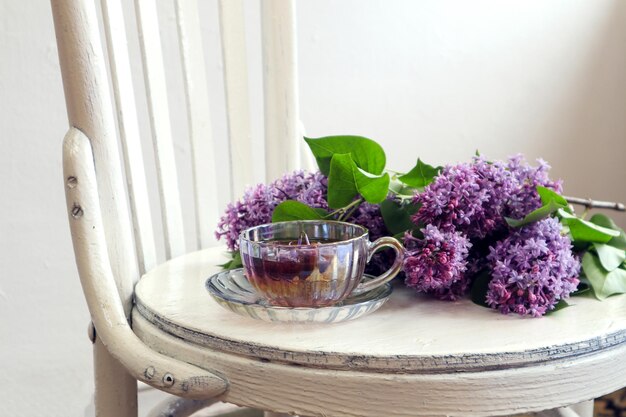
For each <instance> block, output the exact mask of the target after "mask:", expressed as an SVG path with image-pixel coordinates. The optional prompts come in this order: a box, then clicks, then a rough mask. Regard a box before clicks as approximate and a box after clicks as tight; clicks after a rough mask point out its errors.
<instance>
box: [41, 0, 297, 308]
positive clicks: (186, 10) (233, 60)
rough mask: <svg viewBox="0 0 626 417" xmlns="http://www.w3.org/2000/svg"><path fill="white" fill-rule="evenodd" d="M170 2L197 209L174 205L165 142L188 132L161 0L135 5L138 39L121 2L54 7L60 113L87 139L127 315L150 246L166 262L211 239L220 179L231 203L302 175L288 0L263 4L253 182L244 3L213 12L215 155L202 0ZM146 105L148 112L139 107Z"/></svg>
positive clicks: (72, 0) (171, 157)
mask: <svg viewBox="0 0 626 417" xmlns="http://www.w3.org/2000/svg"><path fill="white" fill-rule="evenodd" d="M172 2H173V4H174V7H175V19H176V27H177V42H178V49H179V51H180V61H181V68H182V85H183V86H184V95H185V104H186V115H187V125H188V126H187V129H186V131H188V132H189V140H190V143H191V154H192V156H191V158H190V159H191V160H190V163H191V167H192V168H191V171H192V178H193V192H192V193H191V194H193V196H192V197H191V198H192V199H193V206H194V207H195V210H183V209H182V208H181V207H189V206H190V204H188V203H187V204H182V201H181V192H180V191H179V180H178V176H177V172H178V170H177V167H176V158H175V142H173V140H172V137H173V135H180V132H181V131H183V132H184V131H185V129H180V128H179V127H178V126H173V123H172V122H171V112H170V110H171V108H170V107H169V105H168V103H169V101H168V80H167V79H166V78H167V77H166V73H167V71H166V69H167V67H166V65H165V62H164V55H163V52H162V39H161V33H160V25H159V17H158V15H157V1H156V0H135V2H134V15H135V18H136V23H135V24H134V26H135V27H134V29H136V33H135V30H133V33H132V36H127V33H129V34H131V32H127V27H129V26H132V25H129V21H130V20H131V19H129V16H126V18H125V16H124V14H125V13H128V12H131V14H132V12H133V10H129V4H128V3H127V2H124V1H123V0H96V1H95V2H94V1H93V0H52V9H53V15H54V19H55V28H56V35H57V44H58V48H59V57H60V63H61V69H62V74H63V83H64V88H65V96H66V103H67V110H68V117H69V121H70V125H71V127H73V128H76V129H78V130H80V131H81V132H83V133H84V134H85V135H86V136H87V137H88V138H89V140H90V142H91V146H92V149H93V154H94V163H95V169H96V174H97V184H98V192H99V201H100V206H101V210H102V213H103V217H104V218H103V224H104V229H105V235H106V241H107V247H108V253H109V257H110V261H111V266H112V269H113V273H114V275H115V277H116V280H117V285H118V290H119V292H120V295H121V297H122V300H123V302H124V304H125V307H126V308H127V309H128V308H129V307H130V301H131V297H132V288H133V285H134V281H135V280H136V279H137V278H138V277H139V275H140V274H141V273H143V272H145V271H147V270H149V269H151V268H152V267H154V266H155V265H156V264H157V263H159V262H160V261H161V260H162V259H159V256H158V251H157V249H156V248H157V245H156V244H155V242H156V241H159V242H161V241H162V242H163V244H164V252H165V255H164V258H165V259H169V258H171V257H174V256H178V255H181V254H183V253H185V252H187V251H190V250H195V249H200V248H204V247H207V246H210V245H212V244H214V243H215V241H214V237H213V233H212V230H213V229H214V227H215V224H216V221H217V218H218V213H219V207H218V205H217V199H216V198H215V195H216V193H217V190H218V185H217V183H218V178H219V183H220V184H224V183H226V184H228V185H229V186H230V189H231V194H230V196H231V198H233V197H236V196H238V195H240V194H241V192H242V191H243V189H244V187H245V186H246V185H248V184H252V183H256V182H262V181H265V180H266V179H272V178H276V177H277V176H278V175H280V174H281V173H282V172H284V171H286V170H291V169H296V168H301V167H303V166H302V164H303V161H304V160H305V158H304V157H303V156H302V152H301V149H300V147H301V137H302V131H301V127H300V122H299V115H298V85H297V67H296V37H295V10H294V1H293V0H263V1H262V2H261V32H262V36H261V39H262V46H263V47H262V56H263V69H262V74H263V85H264V111H265V118H264V119H265V120H264V122H265V146H264V147H265V166H266V169H265V174H266V178H254V175H253V169H252V167H253V165H254V164H253V161H255V160H256V159H257V158H258V157H253V155H252V151H251V150H252V149H253V146H252V144H251V122H250V104H249V103H250V101H249V88H248V65H247V63H246V61H247V54H246V45H245V36H244V21H245V19H244V8H243V5H244V2H243V0H218V2H217V6H216V7H215V10H214V11H213V12H214V13H216V14H218V15H219V22H220V25H219V34H220V38H221V50H222V60H223V84H224V95H225V101H226V102H225V108H226V118H227V130H228V139H229V146H228V147H227V149H228V155H218V154H217V153H216V151H215V148H216V147H215V135H214V132H213V129H212V124H211V111H210V109H209V98H210V93H212V92H210V91H209V89H208V85H207V60H206V59H205V57H204V50H205V48H204V46H205V40H206V39H205V38H206V36H203V35H206V29H205V28H204V27H203V26H202V24H201V23H202V22H201V19H200V17H199V16H200V13H199V9H198V2H197V0H172ZM95 3H100V7H98V6H97V5H96V4H95ZM131 40H136V41H137V42H138V43H139V46H140V48H139V49H140V51H141V53H140V54H139V55H140V56H133V54H131V53H129V48H128V45H129V42H130V41H131ZM139 65H140V66H141V68H142V69H143V79H144V85H143V86H137V85H134V84H133V68H136V67H137V66H139ZM168 65H170V62H169V60H168ZM259 71H261V68H259ZM141 91H145V98H144V97H140V98H138V95H137V94H138V93H139V92H141ZM144 101H145V103H146V105H145V107H146V108H147V110H144V109H143V106H142V104H143V103H144ZM142 111H143V113H147V115H148V119H149V130H150V131H151V137H152V144H153V154H154V164H153V165H154V170H155V172H156V176H157V181H156V183H157V187H158V195H159V202H160V207H157V208H156V209H154V210H153V208H154V204H151V203H150V201H151V199H150V192H149V191H150V188H149V186H150V184H151V181H148V180H147V179H146V170H145V168H146V166H148V165H151V164H149V163H144V155H146V153H145V152H146V150H145V149H143V148H142V141H141V137H142V135H141V129H140V127H141V126H140V121H141V120H140V119H141V117H140V114H141V113H142ZM118 141H119V143H121V147H120V146H119V145H118ZM120 148H121V152H120ZM120 155H121V156H120ZM224 157H227V158H229V159H230V167H231V168H230V172H227V173H224V172H217V169H216V160H217V159H218V158H224ZM120 161H122V162H120ZM146 162H148V161H146ZM122 166H123V168H122ZM306 168H308V166H307V167H306ZM149 180H151V178H149ZM126 196H128V199H127V197H126ZM189 203H190V202H189ZM194 212H195V221H194V223H195V234H196V237H197V239H196V243H195V244H193V245H191V246H192V247H188V245H187V244H186V242H187V241H188V240H189V239H186V237H185V233H184V230H185V227H184V222H185V221H188V219H189V217H190V216H189V213H194ZM158 216H160V217H161V219H162V232H163V238H162V239H160V237H157V239H155V235H156V233H155V229H153V222H152V219H153V217H158ZM131 224H132V226H131ZM157 229H158V228H157Z"/></svg>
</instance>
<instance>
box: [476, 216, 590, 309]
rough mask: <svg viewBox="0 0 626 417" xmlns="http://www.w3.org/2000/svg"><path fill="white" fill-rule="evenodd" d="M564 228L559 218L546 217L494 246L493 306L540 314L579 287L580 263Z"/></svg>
mask: <svg viewBox="0 0 626 417" xmlns="http://www.w3.org/2000/svg"><path fill="white" fill-rule="evenodd" d="M561 229H562V228H561V223H560V222H559V221H558V220H557V219H554V218H548V219H544V220H541V221H539V222H536V223H533V224H530V225H528V226H526V227H523V228H521V229H517V230H514V231H513V232H511V234H509V236H507V237H506V238H505V239H504V240H501V241H499V242H497V243H496V245H495V247H492V248H491V251H490V253H489V255H488V256H487V260H488V262H489V264H490V266H491V274H492V280H491V282H490V283H489V291H488V292H487V303H488V304H489V305H490V306H491V307H493V308H497V309H499V310H500V312H501V313H503V314H507V313H511V312H514V313H518V314H520V315H531V316H533V317H539V316H542V315H544V314H545V313H546V312H547V311H548V310H551V309H553V308H554V306H556V304H557V303H558V301H559V300H561V299H564V298H567V297H568V296H569V294H570V293H571V292H573V291H575V290H576V287H577V286H578V282H579V281H578V273H579V272H580V262H579V261H578V259H577V258H576V256H574V255H573V254H572V250H571V247H572V245H571V242H570V240H569V238H568V237H567V236H564V235H563V234H562V230H561Z"/></svg>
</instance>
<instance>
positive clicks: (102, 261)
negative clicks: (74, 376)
mask: <svg viewBox="0 0 626 417" xmlns="http://www.w3.org/2000/svg"><path fill="white" fill-rule="evenodd" d="M63 174H64V177H65V178H66V180H67V185H66V187H65V190H66V201H67V210H68V217H69V223H70V228H71V231H72V241H73V243H74V252H75V255H76V263H77V266H78V273H79V276H80V280H81V284H82V287H83V291H84V293H85V298H86V299H87V305H88V307H89V312H90V313H91V317H92V319H93V322H94V325H95V327H96V332H97V337H98V339H99V340H101V341H102V343H103V345H104V346H106V351H108V353H110V354H111V356H112V357H113V358H115V359H116V360H118V361H119V362H120V363H121V364H122V365H123V366H124V368H126V369H127V371H128V372H129V373H130V374H131V375H132V377H133V378H135V379H137V380H140V381H142V382H145V383H146V384H149V385H152V386H154V387H156V388H159V389H161V390H163V391H167V392H169V393H172V394H176V395H184V396H185V397H187V398H194V399H205V398H211V397H214V396H216V395H219V394H221V393H223V392H224V391H225V390H226V389H227V387H228V384H227V382H226V381H225V380H223V379H222V378H221V377H218V376H216V375H215V374H213V373H211V372H210V371H207V370H205V369H200V368H198V367H196V366H193V365H189V364H187V363H183V362H179V361H176V360H172V359H171V358H169V357H167V356H164V355H161V354H159V353H157V352H155V351H153V350H151V349H150V348H148V347H147V346H146V345H145V344H143V343H142V342H141V341H140V340H139V339H138V338H137V337H136V336H135V334H134V333H133V331H132V329H131V328H130V325H129V324H128V322H127V320H126V316H125V314H124V309H123V306H122V303H121V301H120V300H119V298H117V296H116V286H115V280H114V277H113V272H112V270H111V266H110V263H109V258H108V253H107V246H106V242H105V236H104V227H103V223H102V213H101V210H100V206H99V203H98V199H99V193H98V186H97V183H96V171H95V167H94V164H93V154H92V151H91V144H90V141H89V139H88V138H87V137H86V136H85V135H84V134H82V133H81V132H80V131H79V130H77V129H71V130H70V131H69V132H68V134H67V135H66V137H65V141H64V144H63ZM98 346H100V345H99V344H97V345H96V352H98V351H99V350H98ZM100 349H102V347H100ZM107 357H108V356H107ZM105 369H106V368H105ZM105 382H106V383H107V385H108V386H114V383H115V380H114V379H113V378H106V381H105ZM120 382H121V381H120ZM122 398H124V397H122ZM111 400H112V401H119V400H115V399H111ZM120 405H121V404H120ZM97 406H98V405H97ZM101 406H102V407H103V408H104V407H105V405H101ZM114 409H117V407H115V408H114ZM110 410H111V409H109V410H105V409H103V412H102V414H101V415H109V414H107V413H109V412H110ZM111 415H112V414H111ZM124 415H126V414H124Z"/></svg>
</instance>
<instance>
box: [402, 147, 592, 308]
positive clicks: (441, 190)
mask: <svg viewBox="0 0 626 417" xmlns="http://www.w3.org/2000/svg"><path fill="white" fill-rule="evenodd" d="M549 169H550V167H549V166H548V164H546V163H545V161H542V160H538V166H536V167H534V166H531V165H529V164H528V163H527V162H526V161H525V160H524V159H523V157H522V156H514V157H511V158H509V159H508V161H506V162H499V161H496V162H487V161H486V160H484V159H483V158H481V157H476V158H474V160H473V161H472V162H471V163H461V164H457V165H449V166H446V167H445V168H444V169H443V170H442V172H441V173H440V174H439V175H438V176H437V177H436V178H435V179H434V181H433V182H432V183H431V184H430V185H428V186H427V187H426V188H425V190H424V191H423V192H422V193H419V194H416V196H415V198H414V202H415V203H418V204H420V205H421V207H420V209H419V211H418V212H417V213H416V215H415V216H414V217H413V219H412V220H413V222H414V223H415V224H416V225H417V226H418V227H421V226H423V225H427V226H426V228H424V229H422V233H423V234H424V238H423V239H416V238H414V237H412V236H407V237H406V238H405V245H406V246H407V248H408V247H411V246H413V247H414V248H416V249H413V250H408V251H407V254H406V257H405V260H404V272H405V279H406V284H407V285H408V286H410V287H413V288H415V289H417V290H418V291H421V292H425V293H429V294H431V295H434V296H435V297H437V298H440V299H443V300H456V299H458V298H460V297H462V296H463V295H465V294H466V293H467V292H468V291H469V287H470V285H471V281H472V279H473V278H474V276H476V275H477V274H478V273H479V272H481V271H482V270H484V269H487V270H489V271H490V272H491V274H492V281H491V283H490V284H489V293H488V295H487V300H486V301H487V303H488V304H489V305H490V306H491V307H493V308H496V309H499V310H500V311H501V312H502V313H508V312H515V313H518V314H520V315H531V316H541V315H543V314H545V313H546V312H547V311H548V310H550V309H552V308H554V306H555V305H556V303H557V302H558V301H559V300H560V299H563V298H566V297H568V296H569V294H570V293H571V292H573V291H574V290H575V289H576V287H577V285H578V279H577V276H578V272H579V270H580V262H579V260H578V259H577V257H576V256H575V255H574V254H573V253H572V248H571V244H570V241H569V239H568V238H567V237H565V236H562V233H561V228H560V223H559V222H558V221H557V220H555V219H547V220H543V221H541V222H538V223H535V224H532V225H529V226H526V227H523V228H522V229H511V228H509V227H508V226H507V224H506V222H505V220H504V217H505V216H507V217H513V218H518V219H519V218H523V217H524V216H525V215H527V214H528V213H530V212H531V211H532V210H534V209H536V208H538V207H540V206H541V199H540V198H539V195H538V193H537V191H536V187H537V186H538V185H541V186H544V187H548V188H551V189H553V190H555V191H557V192H561V183H560V182H555V181H552V180H550V178H549V176H548V171H549ZM434 230H437V233H435V232H434ZM442 235H446V237H445V240H446V242H447V243H448V244H447V245H446V246H445V247H444V246H441V247H439V246H437V244H436V243H432V242H437V241H439V240H438V239H440V238H441V236H442ZM470 242H471V243H470ZM494 244H495V247H494V246H493V245H494ZM433 245H434V246H433ZM472 245H473V248H472V249H471V250H469V248H470V247H471V246H472ZM433 248H437V249H436V253H437V254H439V253H443V254H445V256H443V257H442V259H445V261H446V263H443V262H442V263H441V264H435V263H434V262H433V257H432V256H429V254H430V253H432V251H433Z"/></svg>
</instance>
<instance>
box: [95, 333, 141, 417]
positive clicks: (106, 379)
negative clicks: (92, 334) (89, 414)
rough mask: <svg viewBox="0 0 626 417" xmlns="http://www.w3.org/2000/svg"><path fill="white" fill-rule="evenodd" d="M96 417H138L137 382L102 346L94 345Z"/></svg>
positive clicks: (96, 343)
mask: <svg viewBox="0 0 626 417" xmlns="http://www.w3.org/2000/svg"><path fill="white" fill-rule="evenodd" d="M93 360H94V374H95V375H94V377H95V383H96V394H95V407H96V417H137V381H136V380H135V379H134V378H133V377H131V376H130V375H129V374H128V372H127V371H126V368H124V367H123V366H122V365H121V364H120V363H119V362H118V361H117V360H116V359H115V358H113V357H112V356H111V354H110V353H109V352H108V351H107V349H106V347H105V346H104V345H103V344H102V342H101V341H100V339H99V338H96V341H95V343H94V345H93Z"/></svg>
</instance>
